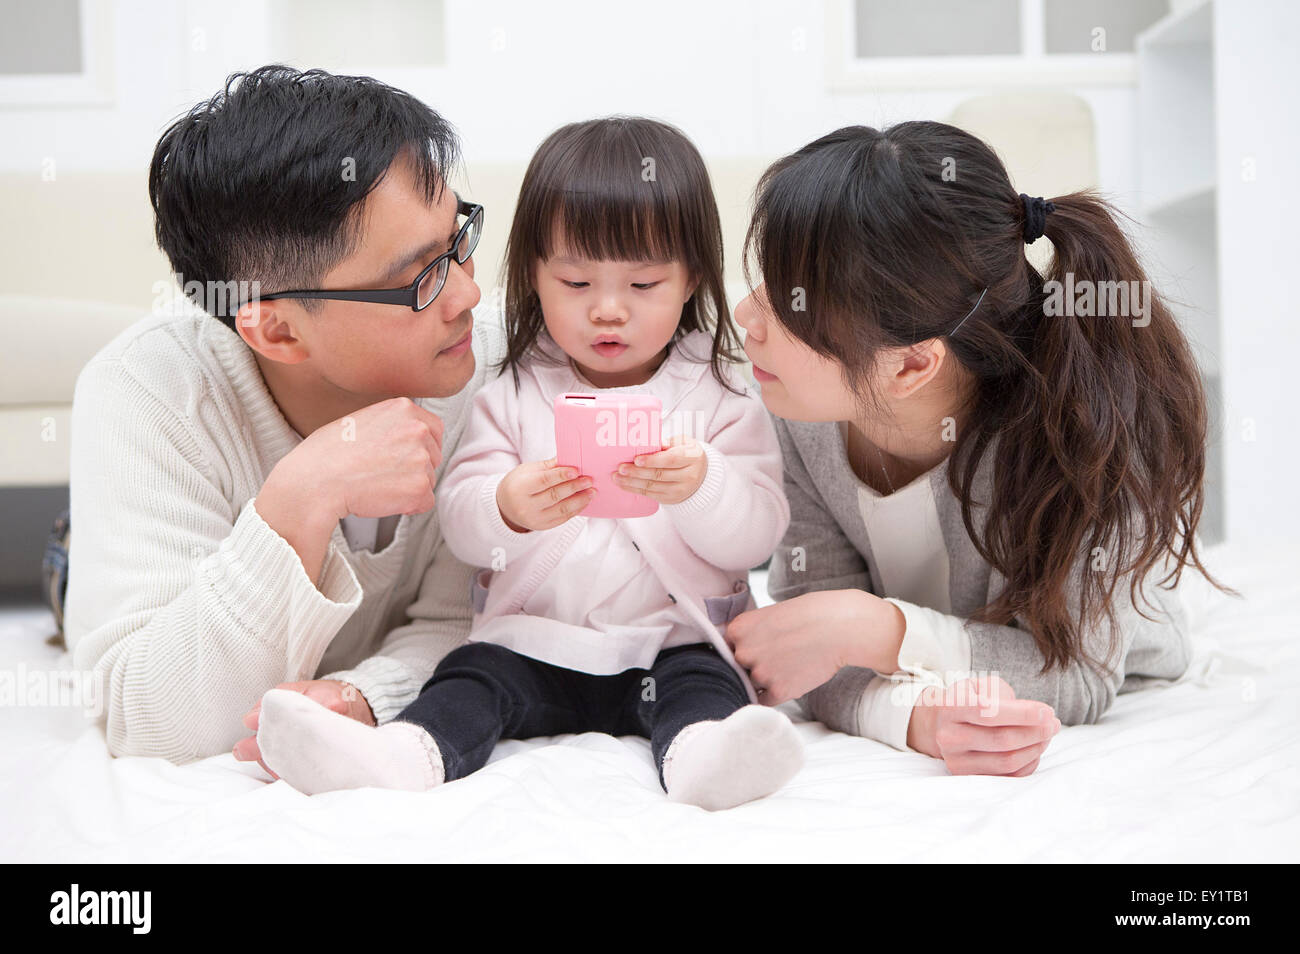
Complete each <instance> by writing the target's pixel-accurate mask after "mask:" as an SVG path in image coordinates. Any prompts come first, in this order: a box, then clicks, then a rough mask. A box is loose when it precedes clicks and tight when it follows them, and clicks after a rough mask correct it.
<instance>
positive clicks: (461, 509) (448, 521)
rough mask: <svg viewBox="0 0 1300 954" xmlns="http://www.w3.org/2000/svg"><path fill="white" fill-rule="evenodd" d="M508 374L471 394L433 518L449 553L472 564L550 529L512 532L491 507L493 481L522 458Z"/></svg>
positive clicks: (486, 562)
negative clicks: (461, 430)
mask: <svg viewBox="0 0 1300 954" xmlns="http://www.w3.org/2000/svg"><path fill="white" fill-rule="evenodd" d="M520 443H521V441H520V435H519V409H518V400H517V396H516V395H515V392H514V379H513V378H512V377H511V376H510V375H509V374H503V375H501V376H500V377H498V378H496V379H495V380H493V381H491V382H490V383H488V384H486V385H484V386H483V387H482V388H481V389H480V390H479V392H478V393H477V394H475V395H474V402H473V404H472V406H471V408H470V412H469V420H468V421H466V423H465V433H464V435H463V436H462V437H461V440H460V446H459V447H458V448H457V450H456V454H455V456H454V457H453V458H452V460H451V461H450V463H448V465H447V474H446V476H445V477H444V478H443V486H442V493H441V494H439V495H438V521H439V523H440V524H441V525H442V532H443V537H444V538H445V539H446V541H447V544H448V545H449V546H450V547H451V550H452V552H453V553H454V554H455V555H456V556H457V557H458V558H459V559H460V560H462V561H463V562H465V563H467V564H469V565H470V566H475V567H488V566H501V565H503V561H508V560H511V559H513V558H515V557H516V556H519V555H520V554H522V553H524V552H526V551H527V550H528V549H530V548H531V547H533V546H535V545H537V542H538V540H540V539H544V538H545V537H546V535H547V534H548V533H550V532H552V531H549V530H542V531H533V532H525V533H518V532H516V531H514V530H512V529H510V527H509V526H507V525H506V522H505V520H504V519H503V518H502V516H501V510H500V509H499V508H498V507H497V485H498V484H500V483H501V479H502V478H503V477H505V476H506V474H508V473H510V471H512V470H514V469H515V468H516V467H518V466H519V465H520V464H521V463H523V461H522V460H521V459H520V456H519V446H520Z"/></svg>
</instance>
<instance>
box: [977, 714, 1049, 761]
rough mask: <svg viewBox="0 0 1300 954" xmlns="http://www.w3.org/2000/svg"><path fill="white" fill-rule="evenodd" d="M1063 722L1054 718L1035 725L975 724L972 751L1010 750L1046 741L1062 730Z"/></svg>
mask: <svg viewBox="0 0 1300 954" xmlns="http://www.w3.org/2000/svg"><path fill="white" fill-rule="evenodd" d="M1060 727H1061V724H1060V723H1059V722H1058V721H1057V720H1056V719H1053V720H1052V721H1051V722H1045V723H1042V724H1035V725H1012V726H995V727H989V726H973V727H972V729H973V730H974V731H972V732H971V733H970V735H969V738H970V740H971V743H972V745H971V751H976V752H995V753H996V752H1010V751H1013V750H1015V749H1020V748H1024V747H1025V746H1027V745H1034V744H1036V743H1039V742H1046V741H1048V740H1050V739H1051V738H1052V736H1054V735H1056V733H1057V732H1058V731H1060Z"/></svg>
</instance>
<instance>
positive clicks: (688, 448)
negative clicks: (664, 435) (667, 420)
mask: <svg viewBox="0 0 1300 954" xmlns="http://www.w3.org/2000/svg"><path fill="white" fill-rule="evenodd" d="M708 472H709V458H708V456H707V455H706V454H705V453H704V448H703V447H701V446H700V442H699V441H697V440H696V439H695V438H693V437H690V436H684V435H680V434H675V435H673V436H672V437H670V438H668V440H667V441H666V442H665V444H664V449H663V450H661V451H659V452H657V453H654V454H642V455H640V456H638V457H637V458H636V459H634V460H633V461H632V463H630V464H620V465H619V468H618V470H617V471H615V472H614V478H613V479H614V483H616V484H617V485H618V486H619V487H622V488H623V489H624V490H629V491H631V492H632V493H634V494H640V495H641V496H643V497H649V498H650V499H652V500H657V501H659V503H661V504H675V503H681V502H682V501H683V500H685V499H686V498H687V497H689V496H691V494H693V493H695V491H697V490H699V489H700V485H702V484H703V483H704V477H705V475H706V474H708Z"/></svg>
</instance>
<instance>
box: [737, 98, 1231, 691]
mask: <svg viewBox="0 0 1300 954" xmlns="http://www.w3.org/2000/svg"><path fill="white" fill-rule="evenodd" d="M1051 201H1052V203H1053V204H1054V206H1055V209H1054V211H1051V212H1050V213H1048V214H1047V215H1046V218H1045V220H1044V222H1045V232H1044V234H1045V235H1046V237H1047V238H1048V239H1050V240H1051V243H1052V245H1053V246H1054V248H1055V257H1054V259H1053V261H1052V264H1051V267H1050V270H1049V272H1048V274H1047V275H1045V276H1042V275H1039V273H1038V272H1037V270H1036V269H1035V268H1034V267H1033V265H1031V264H1030V262H1029V260H1028V259H1027V258H1026V256H1025V235H1024V229H1025V219H1026V215H1027V211H1026V205H1025V202H1024V201H1023V200H1022V199H1021V197H1020V195H1019V194H1018V193H1017V192H1016V190H1015V189H1014V188H1013V187H1012V185H1011V180H1010V178H1009V176H1008V175H1007V171H1006V168H1005V167H1004V166H1003V164H1002V162H1001V160H1000V159H999V158H998V157H997V155H996V154H995V153H994V152H993V150H992V149H991V148H989V146H988V145H986V144H985V143H984V142H982V141H981V140H979V139H978V138H976V137H975V136H972V135H970V134H969V133H967V132H964V131H963V130H961V129H958V128H956V127H954V126H949V125H946V124H944V123H938V122H906V123H901V124H899V125H896V126H892V127H890V128H889V129H887V130H883V131H882V130H876V129H871V128H868V127H865V126H852V127H848V128H845V129H840V130H837V131H835V132H833V133H830V134H829V135H827V136H824V137H822V138H821V139H818V140H817V141H815V142H812V143H810V144H809V145H807V146H805V147H804V148H802V149H800V150H799V151H798V152H796V153H794V154H793V155H790V156H787V157H786V158H784V159H781V160H779V161H778V162H776V163H775V164H774V165H773V166H772V167H771V168H769V169H768V170H767V172H766V173H765V174H764V175H763V177H762V179H761V180H760V182H759V185H758V189H757V193H756V200H755V206H756V208H755V214H754V217H753V220H752V222H751V225H750V228H749V233H748V235H747V236H746V241H745V253H746V254H745V261H746V273H747V275H748V274H749V265H750V263H751V262H753V263H754V264H756V265H757V266H758V268H759V270H760V271H761V274H762V278H763V281H764V282H765V283H766V286H767V292H768V294H767V298H768V300H769V301H770V302H771V306H772V308H773V310H774V312H775V314H776V317H777V319H778V320H779V321H780V322H781V323H782V324H783V325H784V326H785V327H786V329H787V330H788V331H789V332H790V333H791V334H793V335H794V336H795V337H797V338H798V339H800V340H801V341H803V342H804V343H806V344H807V345H808V346H809V347H811V348H812V349H813V350H814V351H816V352H817V353H819V354H822V355H824V356H827V357H830V358H833V359H835V360H836V361H838V362H840V363H841V364H842V365H843V367H844V369H845V375H846V383H847V384H848V386H849V387H850V388H851V389H852V390H853V391H854V393H855V394H856V395H857V397H858V399H859V402H860V404H861V407H862V409H863V412H864V414H865V413H867V412H868V411H869V410H870V409H871V408H875V407H879V402H878V401H877V400H876V398H875V396H874V395H873V394H871V393H870V385H869V380H870V372H871V370H872V367H873V364H874V359H875V356H876V354H877V352H878V351H879V350H880V349H882V348H894V347H900V346H906V345H910V344H916V343H918V342H921V341H926V340H929V339H932V338H943V339H944V341H945V342H946V344H947V346H948V349H949V351H950V353H951V355H952V356H953V357H954V358H955V359H956V360H957V361H958V362H959V363H960V364H961V366H962V367H964V368H965V369H966V370H967V371H968V372H969V373H970V375H971V377H972V378H973V379H974V382H975V393H974V397H973V398H972V402H971V405H970V406H969V407H967V408H965V415H964V419H963V420H964V423H963V425H962V426H961V428H960V431H959V433H958V434H957V437H956V442H955V444H954V445H953V452H952V454H951V456H950V458H949V466H948V480H949V485H950V486H951V487H952V490H953V492H954V493H955V494H956V495H957V496H958V498H959V499H960V501H961V508H962V519H963V521H964V523H965V526H966V530H967V533H968V534H969V535H970V537H971V540H972V541H973V542H974V544H975V546H976V548H977V549H978V551H979V553H980V554H981V556H982V557H983V558H984V559H985V560H986V561H987V562H988V563H989V564H990V565H991V566H992V567H994V568H995V569H996V570H997V571H998V572H999V573H1001V574H1002V575H1003V576H1004V577H1005V578H1006V587H1005V589H1003V591H1002V592H1001V593H1000V594H998V595H997V597H996V598H995V599H994V600H993V601H992V602H991V603H989V604H988V605H987V606H985V607H983V608H982V609H981V610H980V611H979V612H978V613H977V614H976V615H975V617H974V618H975V619H977V620H980V621H984V622H993V623H998V624H1009V623H1011V622H1013V621H1018V622H1019V624H1020V625H1022V626H1024V627H1025V628H1027V629H1028V630H1029V631H1030V632H1031V633H1032V634H1033V637H1034V639H1035V641H1036V643H1037V645H1038V647H1039V649H1040V650H1041V651H1042V654H1043V657H1044V659H1045V661H1046V662H1045V668H1051V667H1052V666H1055V665H1060V666H1064V665H1066V664H1067V663H1069V662H1071V661H1075V660H1084V661H1086V662H1088V663H1090V664H1094V665H1098V666H1104V665H1107V663H1106V662H1105V661H1103V660H1101V659H1098V658H1095V657H1093V656H1091V655H1089V653H1088V652H1087V651H1086V650H1085V648H1084V640H1083V634H1084V631H1085V628H1086V627H1088V626H1089V625H1091V624H1092V623H1093V622H1095V621H1098V620H1099V619H1100V617H1101V615H1102V614H1105V615H1106V617H1107V618H1108V620H1109V622H1110V624H1111V625H1110V627H1109V629H1110V634H1111V638H1110V646H1109V652H1108V654H1107V656H1108V658H1109V657H1110V656H1113V654H1114V652H1115V650H1116V648H1117V642H1118V633H1117V627H1116V618H1115V605H1116V604H1115V601H1116V594H1115V589H1116V586H1117V584H1118V583H1119V581H1120V580H1121V579H1122V578H1123V577H1124V576H1125V575H1126V574H1132V585H1131V587H1130V592H1129V594H1128V598H1130V599H1131V600H1132V601H1133V605H1134V606H1135V607H1138V594H1139V592H1140V588H1141V584H1142V583H1143V582H1144V581H1145V580H1146V579H1147V575H1148V573H1149V572H1150V571H1152V570H1155V569H1158V568H1159V569H1162V570H1167V572H1166V573H1165V575H1164V576H1163V578H1162V579H1161V580H1160V581H1159V582H1160V584H1161V585H1167V586H1168V587H1170V588H1172V587H1173V586H1176V585H1177V584H1178V580H1179V578H1180V576H1181V574H1182V571H1183V568H1184V567H1185V566H1187V565H1189V564H1194V565H1195V566H1196V568H1197V569H1198V570H1199V571H1200V572H1201V573H1203V574H1204V575H1205V576H1206V578H1207V579H1211V581H1212V582H1214V581H1213V580H1212V578H1211V577H1210V575H1209V573H1208V572H1206V570H1205V567H1204V566H1202V564H1201V558H1200V555H1199V554H1198V553H1197V548H1196V539H1195V530H1196V527H1197V524H1198V523H1199V521H1200V518H1201V510H1202V507H1203V505H1204V490H1203V486H1202V484H1203V479H1204V474H1205V452H1206V436H1207V410H1206V397H1205V392H1204V388H1203V386H1202V384H1201V379H1200V375H1199V373H1198V371H1197V367H1196V362H1195V360H1194V358H1193V356H1192V353H1191V350H1190V348H1189V346H1188V343H1187V341H1186V339H1185V338H1184V336H1183V334H1182V332H1181V330H1180V329H1179V327H1178V325H1177V323H1176V321H1175V319H1174V316H1173V314H1172V313H1171V312H1170V310H1169V308H1168V307H1167V305H1166V304H1165V302H1164V301H1163V300H1162V299H1161V297H1160V296H1159V295H1158V294H1156V293H1155V292H1154V291H1151V292H1150V297H1149V307H1148V309H1147V311H1146V313H1145V314H1144V315H1141V316H1136V317H1129V316H1115V315H1113V314H1111V315H1108V316H1105V317H1076V316H1066V315H1061V314H1059V313H1058V312H1059V309H1056V307H1055V302H1053V301H1052V295H1051V290H1052V289H1053V288H1054V286H1052V285H1050V284H1049V283H1051V282H1061V283H1065V282H1066V280H1067V276H1069V278H1070V281H1071V282H1072V287H1073V288H1076V289H1081V288H1084V287H1089V284H1088V283H1091V287H1092V288H1093V289H1094V290H1100V291H1101V293H1102V294H1103V296H1104V295H1106V294H1107V293H1108V292H1109V291H1110V290H1111V289H1115V290H1118V286H1113V285H1103V284H1102V283H1110V282H1120V281H1123V282H1137V283H1139V284H1138V285H1137V286H1132V285H1130V286H1129V289H1132V288H1134V287H1136V288H1138V289H1148V290H1149V289H1150V285H1149V284H1145V283H1146V282H1147V278H1146V275H1145V273H1144V272H1143V270H1142V267H1141V265H1140V263H1139V262H1138V260H1137V257H1136V255H1135V254H1134V252H1133V249H1132V247H1131V245H1130V244H1129V241H1128V239H1127V238H1126V237H1125V235H1124V233H1123V231H1122V230H1121V228H1120V226H1119V224H1118V222H1117V220H1116V212H1115V210H1114V209H1113V208H1112V207H1111V206H1110V205H1109V204H1108V203H1107V202H1106V201H1105V200H1103V199H1102V198H1101V197H1100V196H1098V195H1097V194H1096V193H1095V192H1093V191H1082V192H1075V193H1071V194H1069V195H1064V196H1059V197H1055V198H1053V199H1052V200H1051ZM795 289H802V290H803V296H802V298H803V300H802V301H798V300H797V298H796V297H795V296H794V295H793V294H792V292H793V290H795ZM984 289H987V292H984ZM981 292H984V298H983V300H980V299H979V296H980V294H981ZM977 301H978V302H979V304H978V307H977V308H975V310H974V312H971V308H972V305H974V304H975V303H976V302H977ZM1059 301H1060V298H1059V297H1058V299H1057V302H1059ZM796 303H798V304H802V305H803V306H804V307H803V308H800V309H796V308H795V307H794V304H796ZM1140 303H1141V299H1139V300H1138V302H1137V303H1136V304H1139V305H1140ZM1066 307H1067V308H1068V307H1069V306H1068V305H1067V306H1066ZM968 313H970V314H969V317H966V320H965V321H962V319H963V317H964V316H967V314H968ZM1128 314H1129V315H1132V314H1133V309H1132V306H1131V305H1130V310H1129V312H1128ZM954 331H955V334H954ZM937 426H938V424H937V423H936V427H937ZM994 438H1000V440H998V442H997V444H996V451H995V456H994V459H993V461H992V486H991V498H992V499H991V500H988V501H978V502H976V501H973V499H972V487H973V485H974V481H975V476H976V472H977V469H978V467H979V464H980V462H981V459H982V458H983V456H984V453H985V451H986V450H987V449H988V448H989V446H990V444H991V443H992V442H993V440H994ZM974 503H980V504H985V503H986V504H987V507H988V509H987V510H986V511H985V512H984V514H983V520H984V525H983V530H982V533H981V532H977V528H976V521H975V520H974V519H973V515H972V504H974ZM1168 557H1172V558H1173V561H1174V565H1173V567H1172V569H1169V567H1168V566H1167V565H1166V564H1165V560H1166V558H1168ZM1080 577H1081V578H1080ZM1171 581H1172V582H1171ZM1075 584H1077V585H1079V587H1080V589H1079V592H1078V600H1079V605H1078V606H1077V607H1072V605H1071V601H1070V588H1071V586H1072V585H1075ZM1215 585H1216V586H1220V588H1221V589H1226V588H1224V587H1222V586H1221V585H1220V584H1218V583H1217V582H1216V583H1215ZM1229 592H1231V591H1229ZM1143 599H1144V601H1145V594H1144V595H1143ZM1138 611H1139V612H1142V610H1141V609H1140V607H1138ZM1143 615H1146V614H1145V613H1144V614H1143Z"/></svg>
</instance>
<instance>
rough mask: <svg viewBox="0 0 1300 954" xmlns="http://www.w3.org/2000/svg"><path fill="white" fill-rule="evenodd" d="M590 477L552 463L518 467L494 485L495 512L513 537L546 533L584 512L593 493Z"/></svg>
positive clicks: (529, 464)
mask: <svg viewBox="0 0 1300 954" xmlns="http://www.w3.org/2000/svg"><path fill="white" fill-rule="evenodd" d="M591 485H592V481H591V478H590V477H583V476H581V475H579V473H578V472H577V471H576V470H574V469H573V468H572V467H560V466H558V464H557V463H556V459H555V458H554V457H552V458H551V459H550V460H539V461H533V462H532V463H528V464H520V465H519V466H518V467H516V468H515V469H514V470H512V471H510V473H508V474H506V475H505V476H504V477H502V478H501V482H500V483H499V484H497V509H498V510H500V511H501V519H502V520H504V521H505V522H506V526H508V527H509V528H510V529H511V530H513V531H515V533H527V532H528V531H530V530H550V529H551V528H552V527H558V526H559V525H560V524H562V523H564V522H566V521H567V520H568V519H569V518H570V517H573V516H576V515H577V514H579V513H581V512H582V511H583V510H584V509H586V506H587V504H589V503H590V502H591V498H592V497H594V496H596V491H594V490H592V489H591Z"/></svg>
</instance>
